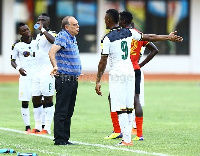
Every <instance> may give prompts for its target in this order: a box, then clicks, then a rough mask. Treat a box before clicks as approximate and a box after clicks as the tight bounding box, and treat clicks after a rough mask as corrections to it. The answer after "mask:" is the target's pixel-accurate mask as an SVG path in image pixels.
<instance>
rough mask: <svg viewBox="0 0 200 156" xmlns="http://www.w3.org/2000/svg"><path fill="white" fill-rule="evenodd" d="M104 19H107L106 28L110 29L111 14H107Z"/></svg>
mask: <svg viewBox="0 0 200 156" xmlns="http://www.w3.org/2000/svg"><path fill="white" fill-rule="evenodd" d="M104 20H105V24H106V29H109V23H110V19H109V15H108V14H106V15H105V18H104Z"/></svg>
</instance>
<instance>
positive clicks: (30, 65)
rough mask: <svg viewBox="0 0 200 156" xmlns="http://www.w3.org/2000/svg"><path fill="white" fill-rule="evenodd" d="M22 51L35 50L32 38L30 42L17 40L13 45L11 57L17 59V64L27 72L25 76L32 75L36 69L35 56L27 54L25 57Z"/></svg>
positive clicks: (34, 42)
mask: <svg viewBox="0 0 200 156" xmlns="http://www.w3.org/2000/svg"><path fill="white" fill-rule="evenodd" d="M24 51H28V52H31V54H32V53H33V52H36V41H35V40H32V41H31V43H29V44H28V43H25V42H23V41H21V40H20V41H19V42H17V43H15V44H14V45H13V50H12V59H15V60H18V63H19V65H20V66H21V67H22V68H23V69H24V70H25V71H26V72H27V76H29V75H34V73H35V69H36V58H35V57H32V56H31V55H29V56H28V57H25V56H24V55H23V52H24ZM35 55H36V54H35Z"/></svg>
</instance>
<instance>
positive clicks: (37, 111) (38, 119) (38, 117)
mask: <svg viewBox="0 0 200 156" xmlns="http://www.w3.org/2000/svg"><path fill="white" fill-rule="evenodd" d="M42 110H43V106H40V107H38V108H33V114H34V119H35V129H37V130H39V131H41V130H42Z"/></svg>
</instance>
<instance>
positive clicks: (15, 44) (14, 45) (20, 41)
mask: <svg viewBox="0 0 200 156" xmlns="http://www.w3.org/2000/svg"><path fill="white" fill-rule="evenodd" d="M21 43H22V40H21V39H20V40H18V41H16V42H15V43H14V44H13V45H12V48H11V49H12V50H13V49H14V48H15V47H17V46H19V45H20V44H21Z"/></svg>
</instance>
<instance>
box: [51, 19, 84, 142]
mask: <svg viewBox="0 0 200 156" xmlns="http://www.w3.org/2000/svg"><path fill="white" fill-rule="evenodd" d="M61 28H62V30H61V31H60V32H59V34H58V35H57V37H56V39H55V42H54V45H53V46H52V48H51V49H50V51H49V57H50V60H51V63H52V65H53V70H52V71H51V75H52V76H53V75H54V76H55V78H56V83H55V86H56V105H55V114H54V141H55V143H54V145H72V143H71V142H69V138H70V125H71V117H72V115H73V112H74V106H75V101H76V94H77V88H78V76H79V75H80V74H81V61H80V57H79V49H78V45H77V42H76V37H75V36H76V35H77V34H78V32H79V25H78V21H77V20H76V19H75V18H74V17H72V16H66V17H65V18H64V19H63V20H62V25H61Z"/></svg>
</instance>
